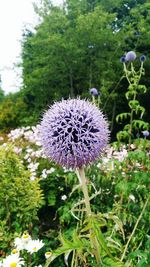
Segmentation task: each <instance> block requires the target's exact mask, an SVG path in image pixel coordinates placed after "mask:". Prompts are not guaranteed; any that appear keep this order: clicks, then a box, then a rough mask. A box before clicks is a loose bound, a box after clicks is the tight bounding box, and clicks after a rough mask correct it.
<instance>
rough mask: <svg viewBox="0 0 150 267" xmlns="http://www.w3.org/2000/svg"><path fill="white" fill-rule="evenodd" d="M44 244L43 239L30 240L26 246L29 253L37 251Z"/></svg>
mask: <svg viewBox="0 0 150 267" xmlns="http://www.w3.org/2000/svg"><path fill="white" fill-rule="evenodd" d="M43 246H44V243H43V241H42V240H41V241H40V240H30V241H29V242H28V244H27V246H26V250H27V251H28V252H29V253H31V254H32V253H34V252H37V251H38V250H39V249H41V248H42V247H43Z"/></svg>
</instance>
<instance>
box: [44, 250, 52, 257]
mask: <svg viewBox="0 0 150 267" xmlns="http://www.w3.org/2000/svg"><path fill="white" fill-rule="evenodd" d="M51 255H52V252H50V251H47V252H46V253H45V258H46V259H48V258H49V257H50V256H51Z"/></svg>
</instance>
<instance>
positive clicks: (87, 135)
mask: <svg viewBox="0 0 150 267" xmlns="http://www.w3.org/2000/svg"><path fill="white" fill-rule="evenodd" d="M40 135H41V143H42V145H43V149H44V151H45V154H46V155H47V156H48V157H49V158H51V159H52V160H54V161H55V162H56V163H57V164H59V165H61V166H65V167H67V168H72V169H75V168H80V167H82V166H85V165H88V164H90V163H91V162H93V161H94V160H95V159H97V158H98V157H99V156H100V154H101V153H102V151H103V150H104V148H105V147H106V145H107V143H108V140H109V129H108V123H107V120H106V119H105V117H104V115H103V114H102V112H101V111H100V110H99V109H98V108H97V107H96V106H95V105H94V104H92V103H91V102H89V101H86V100H80V99H69V100H62V101H61V102H57V103H55V104H54V105H53V106H51V107H50V109H49V110H48V111H47V112H46V113H45V114H44V116H43V119H42V122H41V126H40Z"/></svg>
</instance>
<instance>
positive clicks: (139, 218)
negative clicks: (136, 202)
mask: <svg viewBox="0 0 150 267" xmlns="http://www.w3.org/2000/svg"><path fill="white" fill-rule="evenodd" d="M148 201H149V197H148V198H147V200H146V202H145V204H144V206H143V209H142V211H141V213H140V215H139V217H138V219H137V222H136V224H135V226H134V228H133V231H132V233H131V235H130V237H129V239H128V242H127V244H126V246H125V249H124V252H123V254H122V257H121V261H123V259H124V257H125V255H126V252H127V249H128V246H129V243H130V241H131V239H132V237H133V235H134V233H135V231H136V228H137V226H138V224H139V221H140V220H141V218H142V216H143V213H144V211H145V209H146V206H147V204H148Z"/></svg>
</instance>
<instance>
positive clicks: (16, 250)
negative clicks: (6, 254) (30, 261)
mask: <svg viewBox="0 0 150 267" xmlns="http://www.w3.org/2000/svg"><path fill="white" fill-rule="evenodd" d="M11 254H12V255H13V254H18V255H19V250H18V249H16V248H14V249H13V250H12V251H11Z"/></svg>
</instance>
